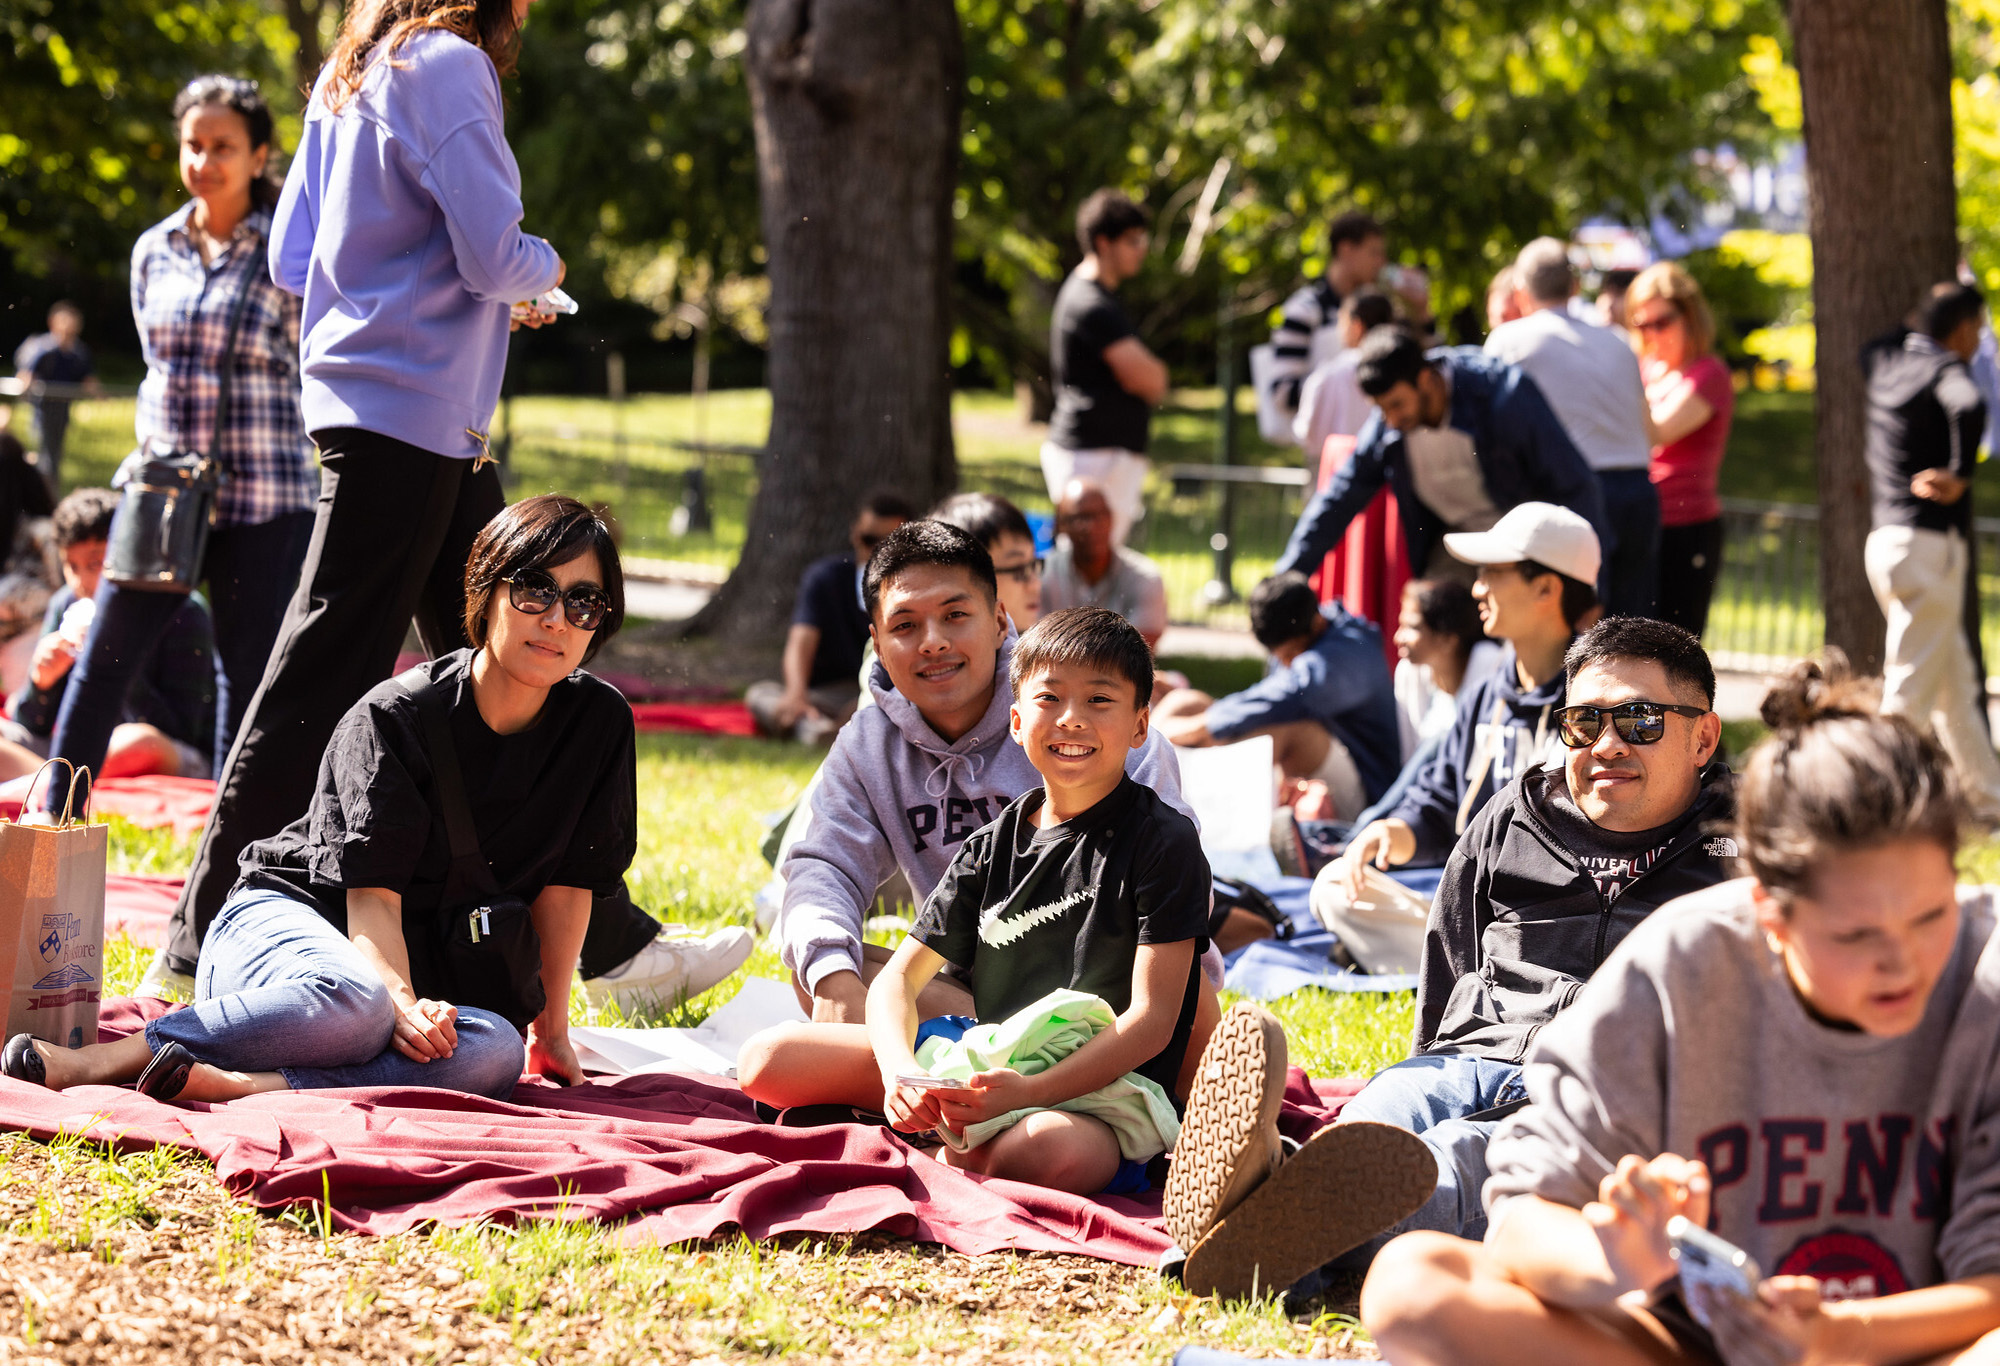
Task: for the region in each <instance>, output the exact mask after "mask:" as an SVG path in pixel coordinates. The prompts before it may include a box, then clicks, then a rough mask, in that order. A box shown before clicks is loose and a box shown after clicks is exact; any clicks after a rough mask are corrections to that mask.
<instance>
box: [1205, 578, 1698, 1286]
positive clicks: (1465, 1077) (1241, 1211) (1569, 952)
mask: <svg viewBox="0 0 2000 1366" xmlns="http://www.w3.org/2000/svg"><path fill="white" fill-rule="evenodd" d="M1563 668H1564V673H1565V676H1566V678H1567V682H1568V698H1569V704H1568V705H1567V706H1565V707H1563V708H1561V709H1560V710H1559V711H1558V712H1557V718H1558V720H1557V726H1558V734H1559V735H1560V737H1561V740H1562V744H1563V746H1564V749H1563V756H1564V762H1563V763H1562V764H1561V765H1559V766H1558V765H1555V764H1549V765H1545V766H1543V767H1540V768H1537V769H1535V770H1533V771H1532V772H1529V773H1528V774H1527V775H1525V776H1524V777H1522V778H1521V779H1520V780H1519V781H1518V782H1515V783H1513V784H1512V785H1511V786H1509V787H1508V788H1507V789H1506V791H1504V792H1502V793H1501V794H1500V795H1499V796H1497V797H1495V798H1494V799H1493V800H1492V801H1491V802H1489V803H1488V804H1487V806H1486V809H1485V810H1484V811H1483V812H1481V813H1480V815H1479V816H1478V818H1477V819H1475V820H1474V821H1473V822H1472V824H1471V826H1470V827H1468V828H1467V830H1466V832H1465V835H1464V838H1463V839H1461V840H1460V841H1459V844H1458V848H1457V849H1456V851H1455V852H1454V853H1453V854H1452V856H1451V861H1450V862H1449V863H1448V864H1447V865H1446V866H1445V871H1444V879H1443V881H1442V882H1441V883H1440V884H1439V886H1438V891H1437V900H1436V904H1435V908H1434V910H1433V913H1432V915H1431V919H1430V924H1429V929H1428V932H1427V934H1426V936H1425V942H1424V950H1423V962H1422V974H1421V977H1420V979H1419V984H1418V987H1417V1029H1416V1050H1415V1054H1414V1056H1412V1057H1410V1058H1409V1059H1407V1060H1406V1061H1404V1062H1401V1063H1398V1064H1396V1065H1395V1066H1393V1067H1390V1068H1388V1069H1386V1070H1385V1071H1383V1072H1381V1073H1378V1074H1377V1075H1376V1076H1375V1077H1374V1078H1373V1079H1372V1080H1371V1081H1370V1082H1369V1083H1368V1085H1367V1086H1366V1087H1364V1088H1363V1089H1362V1091H1361V1093H1360V1094H1359V1095H1357V1096H1356V1097H1355V1098H1354V1099H1353V1100H1350V1101H1349V1102H1348V1103H1347V1106H1346V1108H1345V1109H1343V1110H1342V1111H1341V1114H1340V1119H1341V1122H1343V1123H1344V1122H1347V1121H1350V1120H1368V1121H1373V1122H1375V1123H1379V1124H1393V1125H1396V1126H1397V1127H1399V1128H1403V1129H1408V1130H1410V1131H1412V1132H1414V1133H1416V1134H1417V1135H1418V1136H1419V1137H1420V1138H1422V1139H1423V1140H1424V1142H1425V1143H1426V1144H1427V1145H1428V1146H1429V1147H1430V1148H1431V1150H1432V1154H1433V1155H1434V1156H1435V1157H1436V1158H1437V1163H1438V1184H1437V1188H1436V1190H1435V1191H1434V1192H1433V1194H1432V1195H1431V1198H1430V1199H1429V1200H1428V1201H1427V1202H1426V1203H1425V1204H1424V1205H1423V1206H1422V1207H1420V1208H1419V1209H1418V1210H1417V1212H1416V1213H1415V1214H1412V1215H1411V1216H1409V1217H1408V1218H1407V1219H1404V1220H1402V1221H1400V1222H1398V1223H1397V1224H1395V1225H1394V1226H1393V1227H1389V1228H1380V1227H1377V1228H1369V1227H1366V1226H1365V1225H1363V1224H1360V1223H1357V1221H1356V1220H1354V1219H1342V1218H1338V1217H1337V1218H1334V1219H1332V1220H1328V1219H1326V1218H1325V1216H1324V1214H1323V1211H1325V1210H1329V1209H1332V1210H1356V1209H1360V1208H1363V1207H1364V1206H1365V1205H1366V1204H1368V1203H1370V1202H1369V1201H1368V1199H1367V1196H1368V1186H1367V1184H1366V1183H1368V1182H1370V1181H1374V1180H1378V1179H1379V1176H1378V1174H1376V1173H1372V1172H1367V1171H1335V1172H1331V1173H1330V1174H1329V1176H1328V1178H1327V1179H1328V1180H1331V1181H1335V1182H1340V1183H1345V1184H1344V1189H1343V1190H1342V1191H1338V1192H1335V1193H1334V1195H1333V1198H1331V1199H1330V1200H1313V1201H1305V1200H1300V1199H1298V1198H1297V1192H1296V1191H1295V1190H1288V1189H1287V1188H1286V1186H1285V1185H1283V1184H1276V1185H1273V1186H1272V1188H1271V1189H1270V1192H1269V1193H1270V1196H1271V1198H1270V1199H1268V1200H1266V1201H1265V1202H1263V1203H1264V1204H1266V1205H1268V1206H1270V1208H1268V1209H1267V1208H1260V1207H1258V1202H1259V1195H1261V1194H1263V1193H1264V1189H1265V1188H1261V1187H1260V1188H1259V1191H1258V1192H1256V1193H1253V1194H1251V1195H1250V1196H1249V1198H1248V1199H1246V1200H1245V1201H1244V1202H1243V1204H1242V1205H1240V1206H1238V1207H1237V1211H1236V1212H1234V1213H1232V1214H1230V1215H1229V1216H1228V1217H1229V1218H1230V1219H1236V1218H1241V1217H1244V1216H1246V1215H1247V1216H1248V1217H1249V1219H1250V1224H1249V1226H1250V1227H1256V1228H1260V1229H1262V1230H1265V1231H1266V1232H1265V1233H1263V1234H1262V1235H1260V1236H1263V1237H1267V1238H1268V1240H1269V1242H1270V1244H1271V1245H1272V1249H1273V1251H1272V1261H1271V1262H1269V1263H1266V1264H1265V1266H1266V1267H1267V1269H1269V1268H1284V1267H1291V1268H1297V1267H1300V1266H1312V1265H1317V1264H1320V1263H1323V1262H1328V1261H1331V1260H1332V1259H1334V1258H1339V1261H1338V1263H1337V1264H1336V1265H1337V1268H1338V1269H1339V1270H1343V1271H1359V1270H1362V1269H1364V1268H1365V1267H1366V1266H1367V1264H1368V1263H1369V1261H1371V1260H1372V1259H1373V1257H1374V1254H1375V1251H1376V1250H1377V1249H1378V1248H1380V1247H1381V1245H1382V1244H1383V1243H1385V1242H1386V1241H1388V1239H1389V1238H1390V1237H1392V1236H1394V1235H1395V1234H1398V1233H1403V1232H1408V1231H1409V1230H1411V1229H1434V1230H1441V1231H1444V1232H1447V1233H1452V1234H1456V1235H1459V1236H1461V1237H1466V1238H1474V1239H1476V1238H1479V1237H1481V1236H1482V1235H1483V1234H1484V1232H1485V1228H1486V1217H1485V1212H1484V1209H1483V1207H1482V1205H1481V1204H1480V1189H1481V1187H1482V1186H1483V1185H1484V1184H1485V1180H1486V1174H1487V1169H1486V1142H1487V1139H1488V1138H1489V1137H1490V1135H1491V1134H1492V1132H1493V1130H1494V1129H1495V1128H1496V1127H1497V1126H1498V1123H1499V1120H1500V1119H1501V1118H1502V1117H1503V1116H1504V1115H1505V1114H1507V1113H1511V1111H1512V1110H1514V1109H1517V1108H1519V1106H1520V1105H1521V1104H1522V1103H1524V1100H1525V1097H1526V1091H1525V1089H1524V1088H1523V1086H1522V1083H1521V1066H1522V1062H1523V1060H1524V1059H1525V1058H1526V1056H1527V1052H1528V1048H1529V1045H1530V1044H1532V1043H1533V1042H1534V1039H1535V1036H1536V1034H1537V1033H1539V1032H1540V1030H1541V1028H1542V1026H1543V1025H1545V1024H1547V1023H1548V1022H1549V1021H1550V1020H1552V1019H1554V1018H1555V1017H1556V1015H1557V1014H1558V1013H1559V1012H1561V1011H1562V1010H1563V1009H1564V1008H1565V1007H1566V1006H1567V1005H1568V1004H1569V1003H1570V1001H1572V1000H1573V999H1575V997H1576V994H1577V991H1578V990H1579V989H1580V988H1581V986H1582V984H1583V983H1584V982H1585V981H1587V980H1589V978H1590V976H1591V975H1592V974H1593V973H1594V972H1596V971H1597V969H1598V967H1599V966H1600V965H1602V964H1603V962H1604V960H1605V958H1606V956H1607V955H1609V954H1610V953H1611V951H1612V950H1613V949H1614V948H1616V947H1617V946H1618V944H1619V943H1620V942H1621V941H1623V939H1624V938H1625V936H1626V935H1627V934H1629V933H1630V932H1631V931H1632V929H1633V928H1634V927H1635V926H1637V925H1638V924H1639V922H1640V921H1642V920H1644V919H1645V918H1646V916H1648V915H1649V914H1651V913H1652V912H1653V911H1654V910H1655V909H1656V908H1658V907H1659V906H1662V905H1664V904H1665V903H1666V902H1668V901H1670V900H1672V899H1674V898H1675V897H1679V896H1685V895H1686V894H1688V893H1690V892H1694V891H1699V890H1701V889H1702V888H1704V887H1709V886H1712V885H1714V884H1715V883H1717V882H1721V881H1723V880H1724V879H1726V878H1729V877H1731V876H1732V875H1733V873H1734V862H1735V856H1736V845H1735V842H1734V841H1733V840H1732V839H1730V838H1729V837H1727V836H1725V835H1719V834H1715V833H1712V832H1713V831H1714V829H1715V828H1716V826H1717V825H1718V824H1719V823H1722V822H1726V821H1727V820H1728V819H1729V818H1730V817H1731V815H1732V814H1733V811H1734V803H1733V793H1732V783H1733V779H1732V777H1731V775H1730V772H1729V768H1728V766H1727V765H1726V764H1724V763H1722V762H1721V761H1719V760H1718V759H1717V758H1716V757H1715V756H1716V751H1717V749H1718V747H1719V746H1720V744H1721V739H1722V723H1721V721H1720V719H1718V718H1717V717H1716V715H1715V713H1714V712H1713V711H1712V710H1710V707H1711V705H1712V703H1713V699H1714V695H1715V671H1714V669H1713V668H1712V667H1711V666H1710V664H1709V660H1708V656H1707V655H1706V654H1705V653H1704V652H1703V650H1702V648H1701V642H1700V641H1699V640H1697V639H1695V637H1694V636H1693V635H1691V634H1689V633H1688V632H1687V631H1685V630H1682V629H1681V628H1680V627H1678V626H1672V625H1668V624H1667V623H1665V622H1659V621H1651V620H1648V619H1645V618H1642V617H1612V618H1610V619H1608V620H1606V621H1604V622H1601V623H1599V624H1598V625H1596V626H1594V627H1592V628H1591V629H1590V630H1589V631H1587V632H1586V633H1584V634H1583V635H1582V636H1580V637H1578V638H1577V640H1576V641H1575V642H1574V643H1573V644H1572V645H1571V646H1570V648H1569V651H1568V653H1567V655H1566V656H1565V658H1564V661H1563ZM1265 1085H1266V1088H1267V1090H1268V1089H1269V1088H1272V1087H1276V1088H1279V1089H1282V1088H1283V1086H1284V1078H1283V1077H1282V1076H1274V1077H1271V1078H1267V1079H1266V1083H1265ZM1255 1099H1256V1096H1255V1093H1254V1091H1253V1093H1252V1095H1251V1097H1250V1098H1249V1100H1247V1101H1245V1102H1244V1103H1245V1104H1246V1105H1248V1104H1249V1103H1250V1102H1251V1101H1254V1100H1255ZM1272 1108H1273V1109H1275V1108H1276V1107H1275V1106H1273V1107H1272ZM1253 1113H1254V1112H1253ZM1193 1118H1194V1117H1193V1116H1192V1115H1191V1116H1190V1121H1192V1120H1193ZM1247 1127H1249V1128H1252V1129H1254V1128H1255V1126H1254V1124H1253V1125H1250V1126H1247ZM1209 1131H1211V1132H1212V1131H1213V1130H1212V1129H1211V1130H1209ZM1256 1151H1258V1149H1257V1148H1256V1147H1255V1145H1246V1153H1254V1152H1256ZM1224 1156H1234V1155H1224ZM1177 1160H1178V1155H1177ZM1343 1254H1345V1255H1343ZM1292 1274H1296V1271H1293V1273H1292Z"/></svg>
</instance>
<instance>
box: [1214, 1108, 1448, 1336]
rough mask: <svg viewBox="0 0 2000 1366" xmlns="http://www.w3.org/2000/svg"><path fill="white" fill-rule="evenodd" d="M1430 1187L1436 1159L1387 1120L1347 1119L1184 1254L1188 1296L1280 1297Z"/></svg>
mask: <svg viewBox="0 0 2000 1366" xmlns="http://www.w3.org/2000/svg"><path fill="white" fill-rule="evenodd" d="M1436 1188H1437V1158H1436V1157H1434V1156H1433V1155H1432V1153H1431V1150H1430V1149H1429V1148H1428V1147H1427V1146H1425V1144H1424V1141H1423V1140H1422V1139H1420V1138H1418V1137H1417V1136H1416V1135H1415V1134H1413V1133H1410V1132H1409V1131H1407V1130H1404V1129H1399V1128H1397V1127H1396V1126H1395V1125H1393V1124H1375V1123H1371V1122H1368V1121H1365V1120H1356V1121H1355V1122H1353V1123H1350V1124H1334V1125H1331V1126H1329V1127H1327V1128H1325V1129H1321V1130H1320V1131H1319V1132H1318V1133H1316V1134H1314V1135H1313V1136H1312V1138H1311V1140H1310V1141H1308V1142H1307V1143H1306V1145H1305V1146H1304V1147H1302V1148H1300V1149H1299V1150H1298V1151H1297V1152H1296V1153H1294V1154H1292V1156H1291V1157H1289V1158H1287V1159H1286V1160H1285V1162H1284V1164H1283V1165H1282V1166H1280V1167H1279V1168H1278V1170H1277V1172H1276V1173H1275V1174H1274V1175H1273V1176H1272V1177H1271V1179H1270V1180H1268V1181H1266V1182H1265V1183H1264V1184H1263V1185H1262V1186H1259V1187H1258V1188H1257V1190H1256V1191H1255V1193H1253V1194H1252V1195H1251V1196H1250V1198H1249V1199H1247V1200H1245V1201H1244V1202H1243V1203H1242V1204H1241V1205H1240V1206H1238V1207H1237V1208H1236V1209H1235V1210H1234V1211H1232V1212H1231V1213H1230V1214H1229V1215H1228V1216H1227V1217H1226V1218H1224V1219H1223V1220H1222V1221H1221V1222H1220V1223H1218V1224H1217V1225H1216V1226H1215V1228H1214V1229H1212V1230H1211V1231H1210V1232H1209V1235H1208V1236H1207V1237H1206V1238H1204V1239H1202V1241H1201V1242H1200V1243H1199V1244H1197V1245H1196V1246H1195V1247H1194V1248H1192V1249H1190V1251H1189V1253H1188V1259H1187V1265H1186V1267H1185V1268H1183V1270H1182V1272H1181V1279H1182V1281H1183V1283H1184V1284H1185V1285H1186V1286H1187V1288H1188V1289H1189V1290H1191V1291H1193V1292H1194V1293H1195V1294H1197V1295H1220V1296H1221V1297H1223V1298H1224V1299H1244V1298H1248V1297H1249V1296H1251V1295H1253V1294H1264V1295H1270V1294H1281V1293H1283V1292H1284V1291H1285V1289H1286V1288H1288V1287H1289V1286H1291V1285H1292V1284H1293V1283H1294V1282H1296V1281H1297V1280H1298V1279H1299V1278H1300V1277H1301V1276H1304V1275H1305V1274H1306V1273H1307V1272H1309V1271H1313V1270H1316V1269H1318V1268H1319V1267H1321V1266H1324V1265H1325V1264H1326V1263H1327V1262H1330V1261H1332V1260H1333V1259H1334V1258H1335V1257H1338V1256H1339V1255H1340V1254H1341V1253H1343V1252H1346V1251H1347V1250H1348V1249H1350V1248H1353V1247H1357V1246H1359V1245H1360V1244H1361V1243H1364V1242H1366V1241H1367V1240H1368V1239H1370V1238H1372V1237H1374V1236H1375V1235H1376V1234H1378V1233H1381V1232H1383V1231H1385V1230H1387V1229H1389V1228H1392V1227H1394V1226H1395V1225H1396V1224H1397V1223H1398V1222H1400V1221H1401V1220H1403V1219H1405V1218H1407V1217H1409V1215H1411V1214H1412V1213H1414V1212H1415V1211H1416V1210H1417V1208H1418V1207H1419V1206H1421V1205H1422V1204H1423V1203H1424V1201H1426V1200H1428V1199H1429V1198H1430V1196H1431V1192H1432V1191H1433V1190H1435V1189H1436Z"/></svg>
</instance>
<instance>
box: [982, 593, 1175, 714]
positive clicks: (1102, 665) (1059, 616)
mask: <svg viewBox="0 0 2000 1366" xmlns="http://www.w3.org/2000/svg"><path fill="white" fill-rule="evenodd" d="M1058 664H1068V665H1079V666H1089V667H1094V668H1099V669H1104V670H1106V671H1107V672H1109V673H1114V674H1117V675H1118V676H1119V677H1121V678H1123V679H1124V680H1125V681H1126V682H1128V683H1130V684H1131V685H1132V688H1133V698H1134V700H1135V701H1136V702H1137V703H1138V705H1139V706H1142V707H1147V706H1151V705H1152V702H1153V651H1152V647H1151V646H1149V645H1147V644H1146V638H1145V637H1144V636H1142V635H1140V634H1139V631H1138V628H1137V627H1135V626H1133V625H1132V623H1131V622H1129V621H1127V620H1125V618H1123V617H1121V616H1119V615H1118V614H1117V613H1116V612H1107V611H1105V610H1104V609H1103V608H1102V607H1065V608H1063V609H1062V610H1061V611H1059V612H1051V613H1049V614H1048V615H1047V616H1045V617H1043V618H1042V619H1041V620H1040V621H1038V622H1036V623H1035V624H1034V625H1033V626H1031V627H1029V628H1028V630H1027V633H1026V634H1024V635H1023V636H1022V637H1021V638H1020V639H1019V640H1017V641H1015V642H1014V656H1013V661H1012V663H1011V664H1010V665H1009V666H1008V668H1009V672H1010V673H1011V674H1012V676H1013V680H1014V695H1015V696H1016V697H1018V696H1020V695H1021V693H1022V691H1023V690H1024V687H1025V685H1026V684H1027V682H1028V680H1029V679H1031V678H1033V677H1035V675H1037V674H1039V673H1043V672H1046V671H1047V670H1048V669H1049V668H1050V667H1052V666H1054V665H1058Z"/></svg>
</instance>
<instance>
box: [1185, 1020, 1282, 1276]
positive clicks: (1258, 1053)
mask: <svg viewBox="0 0 2000 1366" xmlns="http://www.w3.org/2000/svg"><path fill="white" fill-rule="evenodd" d="M1285 1063H1286V1052H1285V1030H1284V1026H1282V1025H1280V1024H1279V1023H1278V1021H1277V1019H1276V1018H1275V1017H1273V1016H1272V1014H1271V1012H1269V1011H1268V1010H1265V1009H1264V1008H1263V1007H1262V1006H1256V1005H1252V1004H1250V1003H1249V1002H1248V1001H1239V1002H1237V1003H1236V1004H1235V1005H1233V1006H1231V1007H1230V1008H1229V1009H1228V1011H1227V1012H1226V1013H1225V1014H1224V1015H1223V1017H1222V1019H1221V1020H1220V1021H1219V1022H1218V1023H1217V1024H1216V1026H1215V1032H1214V1033H1212V1034H1210V1035H1209V1039H1208V1046H1207V1047H1206V1048H1204V1049H1203V1050H1202V1054H1201V1063H1200V1065H1199V1066H1198V1067H1197V1068H1196V1070H1195V1079H1194V1089H1193V1092H1192V1093H1191V1094H1190V1095H1189V1097H1188V1107H1187V1118H1186V1119H1185V1120H1183V1121H1182V1123H1181V1136H1180V1139H1179V1141H1178V1142H1176V1143H1175V1144H1174V1156H1173V1163H1172V1165H1171V1166H1170V1167H1169V1168H1168V1169H1167V1189H1166V1194H1165V1198H1164V1206H1165V1213H1166V1220H1167V1233H1168V1234H1169V1235H1170V1236H1171V1237H1172V1238H1173V1240H1174V1242H1175V1244H1176V1245H1177V1246H1179V1247H1182V1248H1187V1249H1190V1250H1191V1249H1193V1247H1194V1246H1195V1244H1197V1243H1199V1242H1200V1241H1201V1240H1202V1239H1203V1238H1204V1237H1206V1236H1207V1234H1208V1231H1209V1230H1210V1229H1211V1228H1213V1227H1214V1226H1215V1224H1216V1222H1217V1221H1218V1220H1220V1219H1221V1218H1222V1217H1223V1216H1224V1215H1226V1214H1228V1213H1229V1211H1230V1210H1232V1209H1234V1208H1236V1206H1237V1205H1239V1204H1241V1203H1242V1202H1243V1201H1244V1199H1245V1198H1247V1197H1248V1196H1249V1195H1250V1194H1251V1192H1253V1191H1254V1190H1256V1189H1257V1187H1258V1185H1259V1184H1260V1183H1261V1182H1263V1181H1264V1179H1265V1178H1266V1177H1268V1176H1269V1175H1270V1174H1271V1173H1272V1172H1273V1171H1275V1170H1277V1168H1278V1164H1279V1163H1280V1162H1281V1161H1283V1160H1284V1148H1283V1145H1282V1141H1281V1140H1280V1138H1279V1136H1278V1111H1279V1108H1280V1106H1281V1105H1282V1103H1283V1101H1284V1098H1285Z"/></svg>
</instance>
